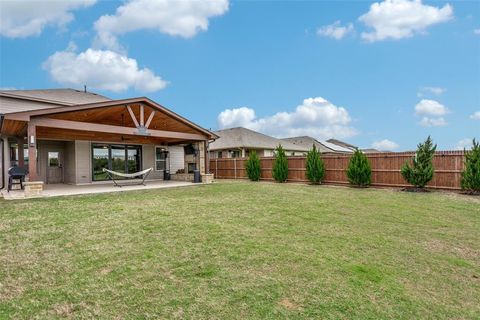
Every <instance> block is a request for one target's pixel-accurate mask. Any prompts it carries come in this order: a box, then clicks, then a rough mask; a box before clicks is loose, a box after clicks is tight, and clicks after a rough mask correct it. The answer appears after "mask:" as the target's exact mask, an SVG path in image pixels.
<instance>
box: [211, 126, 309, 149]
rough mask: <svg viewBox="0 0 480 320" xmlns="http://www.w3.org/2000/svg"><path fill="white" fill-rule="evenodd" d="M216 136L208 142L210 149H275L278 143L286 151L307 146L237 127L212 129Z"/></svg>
mask: <svg viewBox="0 0 480 320" xmlns="http://www.w3.org/2000/svg"><path fill="white" fill-rule="evenodd" d="M213 133H215V134H216V135H217V136H219V137H220V138H218V139H217V140H216V141H214V142H212V143H210V147H209V149H210V150H224V149H237V148H251V149H269V150H273V149H275V148H276V147H277V146H278V145H279V144H281V145H282V147H283V148H284V149H285V150H287V151H303V152H305V151H308V150H309V148H305V147H304V146H299V145H295V144H293V143H290V142H288V141H283V140H280V139H277V138H274V137H270V136H267V135H265V134H262V133H260V132H256V131H253V130H250V129H247V128H242V127H237V128H230V129H224V130H219V131H214V132H213Z"/></svg>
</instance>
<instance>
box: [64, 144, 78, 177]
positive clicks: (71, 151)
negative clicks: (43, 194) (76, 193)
mask: <svg viewBox="0 0 480 320" xmlns="http://www.w3.org/2000/svg"><path fill="white" fill-rule="evenodd" d="M63 162H64V168H65V169H64V171H63V180H64V182H65V183H69V184H74V183H76V173H75V171H76V170H75V168H76V163H75V141H67V142H65V148H64V156H63Z"/></svg>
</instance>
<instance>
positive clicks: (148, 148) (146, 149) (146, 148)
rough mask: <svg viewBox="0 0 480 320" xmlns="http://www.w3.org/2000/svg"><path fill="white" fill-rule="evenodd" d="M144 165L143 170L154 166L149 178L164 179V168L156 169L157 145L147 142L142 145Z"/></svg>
mask: <svg viewBox="0 0 480 320" xmlns="http://www.w3.org/2000/svg"><path fill="white" fill-rule="evenodd" d="M142 167H143V170H145V169H148V168H153V171H152V172H150V174H149V176H148V179H163V170H160V171H157V170H155V146H154V145H151V144H145V145H143V146H142Z"/></svg>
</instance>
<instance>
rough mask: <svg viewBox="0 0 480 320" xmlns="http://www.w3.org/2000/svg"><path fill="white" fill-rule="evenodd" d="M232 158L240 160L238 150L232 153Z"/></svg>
mask: <svg viewBox="0 0 480 320" xmlns="http://www.w3.org/2000/svg"><path fill="white" fill-rule="evenodd" d="M232 158H240V151H238V150H234V151H232Z"/></svg>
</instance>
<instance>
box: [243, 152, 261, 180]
mask: <svg viewBox="0 0 480 320" xmlns="http://www.w3.org/2000/svg"><path fill="white" fill-rule="evenodd" d="M245 170H247V176H248V178H249V179H250V180H252V181H258V180H260V158H259V157H258V155H257V153H256V152H255V150H253V151H251V152H250V154H249V156H248V160H247V162H246V163H245Z"/></svg>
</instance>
